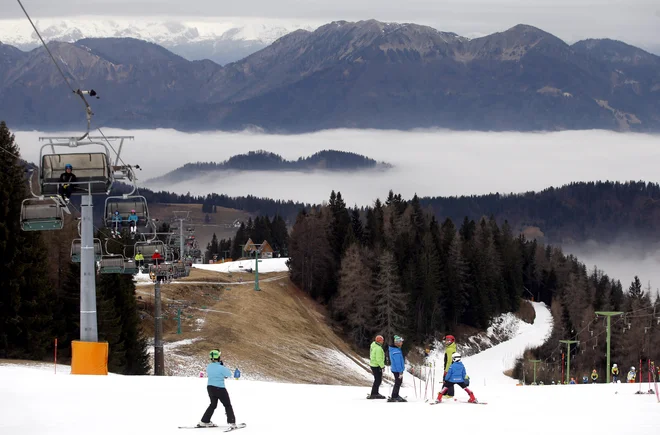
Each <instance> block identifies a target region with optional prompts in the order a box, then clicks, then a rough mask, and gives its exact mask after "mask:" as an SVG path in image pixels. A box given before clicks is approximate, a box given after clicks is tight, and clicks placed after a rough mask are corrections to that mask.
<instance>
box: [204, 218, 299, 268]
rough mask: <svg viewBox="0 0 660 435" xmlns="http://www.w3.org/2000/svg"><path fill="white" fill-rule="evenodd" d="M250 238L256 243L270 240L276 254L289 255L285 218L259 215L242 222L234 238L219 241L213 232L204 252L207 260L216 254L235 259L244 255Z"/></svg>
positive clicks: (218, 256)
mask: <svg viewBox="0 0 660 435" xmlns="http://www.w3.org/2000/svg"><path fill="white" fill-rule="evenodd" d="M249 239H251V240H252V242H254V243H256V244H260V243H263V241H264V240H265V241H268V243H269V244H270V246H271V248H273V251H274V252H275V254H276V255H278V254H279V255H280V256H282V257H287V256H288V255H289V249H288V246H289V232H288V229H287V227H286V222H285V221H284V219H283V218H282V217H281V216H279V215H275V216H273V218H272V219H271V218H269V217H268V216H257V217H256V218H255V219H254V220H252V218H251V217H250V218H248V221H247V224H246V223H245V222H242V223H241V226H240V227H239V228H238V230H237V231H236V235H235V236H234V239H233V240H232V239H231V238H229V239H221V240H219V241H218V238H217V236H216V235H215V233H213V237H212V238H211V242H209V244H208V245H207V246H206V251H205V253H204V259H205V262H207V263H208V261H209V260H210V259H212V258H213V257H214V256H216V258H233V259H234V260H237V259H239V258H241V257H243V256H244V252H243V248H244V247H245V244H246V243H247V241H248V240H249Z"/></svg>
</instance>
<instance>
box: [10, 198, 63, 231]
mask: <svg viewBox="0 0 660 435" xmlns="http://www.w3.org/2000/svg"><path fill="white" fill-rule="evenodd" d="M63 227H64V211H63V209H62V206H61V205H60V203H59V201H57V200H55V199H51V198H47V199H43V200H42V199H38V198H29V199H24V200H23V202H22V203H21V228H22V229H23V231H45V230H61V229H62V228H63Z"/></svg>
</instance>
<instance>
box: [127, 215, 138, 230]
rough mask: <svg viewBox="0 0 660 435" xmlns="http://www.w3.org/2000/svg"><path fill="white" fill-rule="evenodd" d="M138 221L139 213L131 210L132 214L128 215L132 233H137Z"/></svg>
mask: <svg viewBox="0 0 660 435" xmlns="http://www.w3.org/2000/svg"><path fill="white" fill-rule="evenodd" d="M137 223H138V215H137V214H135V210H131V214H129V215H128V224H129V225H130V226H131V233H135V231H136V228H137Z"/></svg>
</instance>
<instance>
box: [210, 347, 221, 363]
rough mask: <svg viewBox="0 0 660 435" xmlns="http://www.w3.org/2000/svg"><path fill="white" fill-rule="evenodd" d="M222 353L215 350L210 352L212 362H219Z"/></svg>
mask: <svg viewBox="0 0 660 435" xmlns="http://www.w3.org/2000/svg"><path fill="white" fill-rule="evenodd" d="M221 353H222V352H220V350H219V349H213V350H212V351H211V352H209V356H210V357H211V361H218V360H219V359H220V355H221Z"/></svg>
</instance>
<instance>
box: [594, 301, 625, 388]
mask: <svg viewBox="0 0 660 435" xmlns="http://www.w3.org/2000/svg"><path fill="white" fill-rule="evenodd" d="M622 314H623V311H596V315H597V316H605V317H607V369H606V373H605V374H606V379H607V383H608V384H609V383H610V372H611V371H612V367H610V336H611V332H612V329H611V327H612V316H620V315H622Z"/></svg>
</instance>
